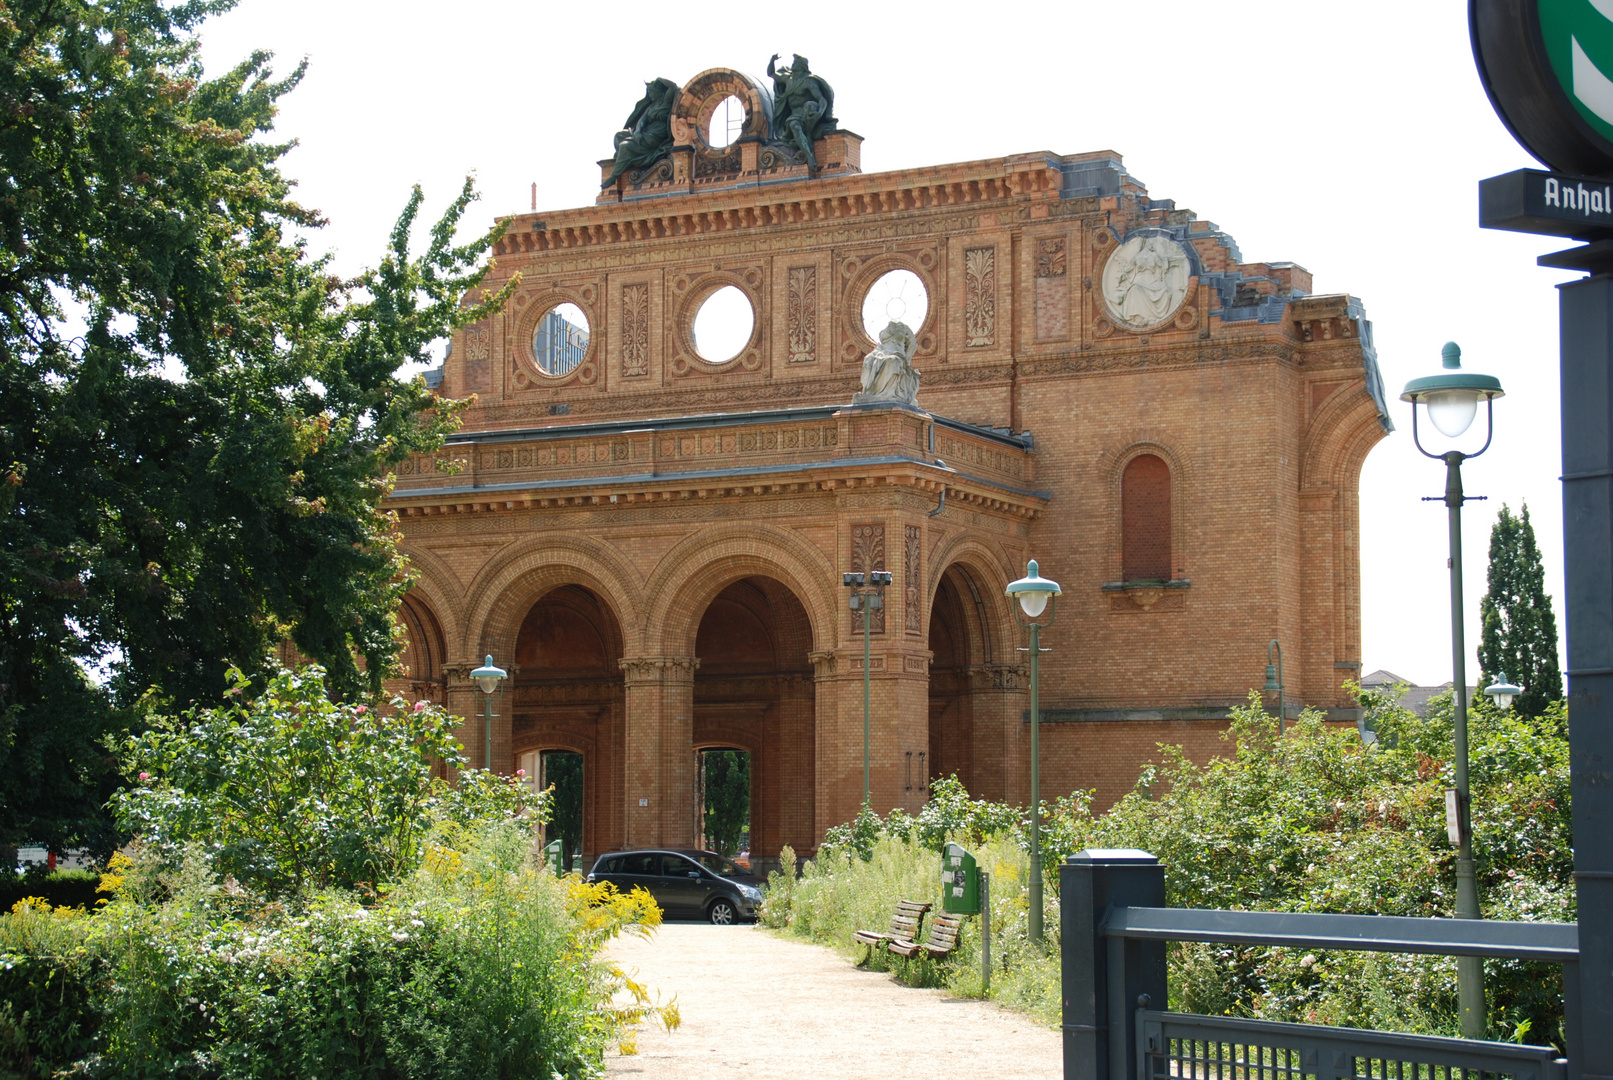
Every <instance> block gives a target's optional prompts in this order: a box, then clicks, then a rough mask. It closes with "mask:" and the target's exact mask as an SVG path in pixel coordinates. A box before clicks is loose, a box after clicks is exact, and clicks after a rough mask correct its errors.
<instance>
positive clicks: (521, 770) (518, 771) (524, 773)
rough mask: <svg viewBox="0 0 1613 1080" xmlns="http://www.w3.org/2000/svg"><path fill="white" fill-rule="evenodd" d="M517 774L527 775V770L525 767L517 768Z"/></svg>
mask: <svg viewBox="0 0 1613 1080" xmlns="http://www.w3.org/2000/svg"><path fill="white" fill-rule="evenodd" d="M515 775H516V776H525V775H526V770H525V769H516V770H515Z"/></svg>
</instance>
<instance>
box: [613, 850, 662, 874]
mask: <svg viewBox="0 0 1613 1080" xmlns="http://www.w3.org/2000/svg"><path fill="white" fill-rule="evenodd" d="M659 859H660V856H658V855H656V854H655V852H653V851H645V852H639V853H638V854H635V855H623V856H622V857H621V862H620V866H619V868H618V869H617V870H616V873H618V874H654V873H656V872H657V867H656V863H657V862H658V861H659Z"/></svg>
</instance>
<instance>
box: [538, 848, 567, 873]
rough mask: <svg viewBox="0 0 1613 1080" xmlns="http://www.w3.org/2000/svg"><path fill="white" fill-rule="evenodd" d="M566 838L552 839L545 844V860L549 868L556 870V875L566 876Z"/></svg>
mask: <svg viewBox="0 0 1613 1080" xmlns="http://www.w3.org/2000/svg"><path fill="white" fill-rule="evenodd" d="M565 847H566V845H565V841H564V840H550V841H549V842H548V843H547V844H544V845H543V861H544V862H545V863H547V864H548V866H549V869H551V870H553V871H554V876H555V877H564V876H565V873H566V855H565Z"/></svg>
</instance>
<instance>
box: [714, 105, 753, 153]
mask: <svg viewBox="0 0 1613 1080" xmlns="http://www.w3.org/2000/svg"><path fill="white" fill-rule="evenodd" d="M744 130H745V103H744V102H742V101H740V100H739V99H738V98H737V97H734V95H732V94H729V95H728V96H727V97H725V98H723V99H722V100H721V101H719V102H718V103H717V111H716V112H714V113H712V114H711V127H710V129H709V130H707V132H706V145H707V146H709V147H711V148H712V149H713V150H721V149H723V148H724V147H727V146H732V145H733V142H734V140H735V139H737V138H739V134H740V132H742V131H744Z"/></svg>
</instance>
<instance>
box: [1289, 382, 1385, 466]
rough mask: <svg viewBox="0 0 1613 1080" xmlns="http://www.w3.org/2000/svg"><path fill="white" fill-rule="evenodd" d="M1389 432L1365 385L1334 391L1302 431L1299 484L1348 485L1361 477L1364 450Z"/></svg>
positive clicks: (1370, 447)
mask: <svg viewBox="0 0 1613 1080" xmlns="http://www.w3.org/2000/svg"><path fill="white" fill-rule="evenodd" d="M1388 435H1389V433H1388V432H1387V431H1385V430H1383V424H1382V423H1381V422H1380V421H1379V419H1378V406H1377V404H1376V403H1375V402H1374V401H1373V400H1372V396H1371V395H1370V394H1368V393H1366V392H1365V390H1364V389H1362V390H1360V391H1359V392H1355V391H1345V392H1340V393H1335V394H1333V395H1332V396H1331V397H1329V398H1328V400H1327V401H1325V402H1323V403H1322V407H1321V409H1319V410H1318V411H1317V414H1316V416H1315V417H1314V418H1313V419H1312V420H1311V423H1310V426H1309V427H1308V428H1307V429H1306V431H1305V441H1304V444H1303V450H1302V452H1301V455H1300V461H1301V468H1302V472H1301V474H1300V486H1301V487H1306V488H1309V487H1333V488H1339V489H1343V488H1347V487H1349V486H1351V485H1352V484H1354V483H1355V482H1357V480H1358V478H1359V477H1360V475H1361V467H1362V465H1364V464H1365V463H1366V460H1367V454H1368V453H1369V452H1371V450H1372V448H1373V447H1374V446H1376V445H1378V443H1379V442H1381V441H1383V440H1384V439H1385V438H1387V437H1388Z"/></svg>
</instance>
